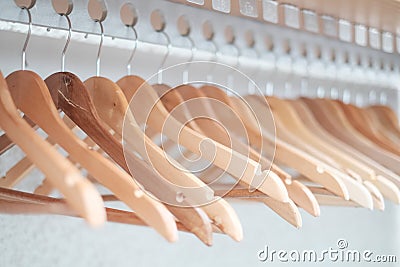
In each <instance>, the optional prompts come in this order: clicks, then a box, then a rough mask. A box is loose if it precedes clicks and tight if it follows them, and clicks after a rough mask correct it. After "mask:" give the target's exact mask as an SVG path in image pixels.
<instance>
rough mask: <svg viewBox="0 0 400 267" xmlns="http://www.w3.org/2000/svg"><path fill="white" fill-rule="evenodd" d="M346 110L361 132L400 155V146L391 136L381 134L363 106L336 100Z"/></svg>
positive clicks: (352, 122)
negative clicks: (399, 146) (359, 106)
mask: <svg viewBox="0 0 400 267" xmlns="http://www.w3.org/2000/svg"><path fill="white" fill-rule="evenodd" d="M335 102H336V103H337V104H338V105H339V106H340V107H341V108H342V109H343V111H344V114H345V116H346V117H347V119H348V120H349V121H350V122H351V124H352V125H353V126H354V128H356V129H357V131H359V132H360V133H361V134H363V135H364V136H365V137H367V138H368V139H369V140H371V141H372V142H374V143H375V144H376V145H378V146H379V147H381V148H382V149H385V150H386V151H389V152H391V153H393V154H395V155H397V156H400V148H398V147H397V146H396V144H395V143H394V142H392V140H390V138H387V137H386V136H384V135H381V134H380V133H379V131H378V129H377V127H376V125H374V124H373V123H372V121H371V120H370V119H369V117H368V115H367V114H365V113H364V110H363V109H362V108H358V107H356V106H355V105H352V104H345V103H343V102H341V101H335Z"/></svg>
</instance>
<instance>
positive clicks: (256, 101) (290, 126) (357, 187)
mask: <svg viewBox="0 0 400 267" xmlns="http://www.w3.org/2000/svg"><path fill="white" fill-rule="evenodd" d="M245 100H246V102H247V103H248V104H249V105H250V106H251V107H252V108H253V110H254V112H255V113H256V114H258V118H260V123H261V125H263V126H264V125H265V124H264V121H265V116H264V117H261V115H262V114H260V113H259V110H262V109H263V105H264V104H265V103H266V102H265V100H264V99H263V98H262V97H259V96H246V97H245ZM277 102H278V101H276V98H275V99H274V98H268V103H269V106H270V107H271V110H272V112H273V114H274V121H275V123H276V125H277V137H278V138H280V134H281V133H283V132H285V133H287V132H292V133H294V132H296V135H299V137H300V138H298V137H297V136H295V135H293V136H292V137H293V141H294V143H292V145H297V144H299V143H301V142H304V141H306V140H307V139H306V138H307V137H308V136H307V132H306V131H303V132H302V131H301V130H304V129H303V128H302V126H301V122H299V120H298V118H296V117H295V116H294V115H295V114H293V113H292V114H290V111H289V110H287V109H286V110H283V113H282V109H284V107H285V106H280V105H279V103H277ZM279 110H280V112H279ZM282 114H284V116H282ZM290 115H291V116H290ZM284 118H285V119H284ZM290 119H291V120H290ZM308 139H309V140H307V142H313V141H314V140H313V139H312V138H308ZM335 173H336V174H337V176H338V177H340V178H341V179H342V181H343V183H344V184H345V185H346V187H347V189H348V191H349V198H350V199H351V200H353V201H354V202H356V203H358V204H360V205H361V206H362V207H366V208H369V209H372V208H373V200H372V196H371V194H370V193H369V191H368V190H367V189H366V188H365V187H364V186H363V185H362V184H361V183H359V182H357V181H356V180H355V179H352V178H350V177H348V176H347V175H346V174H344V173H342V172H340V171H339V170H335Z"/></svg>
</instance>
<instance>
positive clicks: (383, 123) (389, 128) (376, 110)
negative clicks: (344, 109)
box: [364, 106, 400, 142]
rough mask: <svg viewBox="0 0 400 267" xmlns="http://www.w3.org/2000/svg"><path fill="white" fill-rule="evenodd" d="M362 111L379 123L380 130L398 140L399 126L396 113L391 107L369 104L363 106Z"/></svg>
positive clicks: (393, 139) (399, 139)
mask: <svg viewBox="0 0 400 267" xmlns="http://www.w3.org/2000/svg"><path fill="white" fill-rule="evenodd" d="M364 112H365V114H366V115H368V117H369V118H370V119H371V120H372V121H373V122H374V124H375V125H379V130H380V132H383V133H384V135H386V136H387V137H388V138H390V139H391V140H392V141H394V142H400V127H399V125H398V120H397V117H396V115H395V114H394V112H393V111H392V110H391V109H389V110H388V109H387V108H386V107H385V106H370V107H366V108H364Z"/></svg>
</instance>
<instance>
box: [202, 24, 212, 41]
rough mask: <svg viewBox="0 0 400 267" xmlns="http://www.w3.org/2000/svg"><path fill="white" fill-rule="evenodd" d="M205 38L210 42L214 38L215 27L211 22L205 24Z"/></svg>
mask: <svg viewBox="0 0 400 267" xmlns="http://www.w3.org/2000/svg"><path fill="white" fill-rule="evenodd" d="M203 36H204V38H205V39H206V40H208V41H209V40H212V39H213V38H214V27H213V25H212V24H211V22H210V21H209V20H206V21H205V22H204V23H203Z"/></svg>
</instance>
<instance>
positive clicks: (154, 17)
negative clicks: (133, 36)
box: [150, 9, 165, 32]
mask: <svg viewBox="0 0 400 267" xmlns="http://www.w3.org/2000/svg"><path fill="white" fill-rule="evenodd" d="M150 22H151V25H152V26H153V29H154V30H155V31H157V32H161V31H163V30H164V29H165V18H164V14H163V13H162V12H161V10H158V9H157V10H154V11H153V12H151V15H150Z"/></svg>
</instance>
